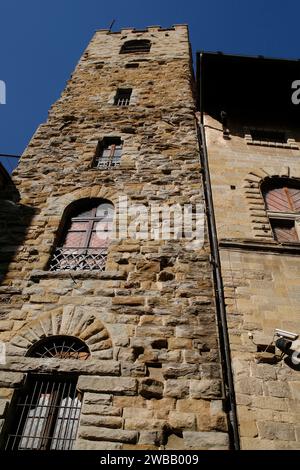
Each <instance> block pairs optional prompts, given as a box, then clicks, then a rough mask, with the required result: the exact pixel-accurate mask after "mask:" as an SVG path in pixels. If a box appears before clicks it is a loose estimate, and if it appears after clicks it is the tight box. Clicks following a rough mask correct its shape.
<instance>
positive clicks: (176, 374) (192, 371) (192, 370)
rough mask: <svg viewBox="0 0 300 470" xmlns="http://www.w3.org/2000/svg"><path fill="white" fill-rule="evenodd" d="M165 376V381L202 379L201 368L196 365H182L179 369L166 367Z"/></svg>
mask: <svg viewBox="0 0 300 470" xmlns="http://www.w3.org/2000/svg"><path fill="white" fill-rule="evenodd" d="M163 376H164V378H165V379H178V378H180V377H185V378H186V379H189V378H197V377H199V378H200V373H199V367H198V365H196V364H181V365H180V366H178V367H172V366H171V367H166V368H165V370H164V372H163Z"/></svg>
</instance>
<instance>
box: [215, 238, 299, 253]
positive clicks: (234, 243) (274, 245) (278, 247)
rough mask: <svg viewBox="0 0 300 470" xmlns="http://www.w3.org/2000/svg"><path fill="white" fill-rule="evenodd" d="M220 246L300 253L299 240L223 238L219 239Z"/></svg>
mask: <svg viewBox="0 0 300 470" xmlns="http://www.w3.org/2000/svg"><path fill="white" fill-rule="evenodd" d="M219 246H220V248H232V249H236V250H247V251H265V252H270V253H281V254H294V255H300V242H295V243H289V242H284V243H279V242H276V241H272V242H268V241H263V240H262V241H258V240H250V239H245V240H241V239H230V238H227V239H223V240H220V241H219Z"/></svg>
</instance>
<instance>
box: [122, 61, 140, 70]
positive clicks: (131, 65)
mask: <svg viewBox="0 0 300 470" xmlns="http://www.w3.org/2000/svg"><path fill="white" fill-rule="evenodd" d="M139 66H140V64H137V63H136V62H134V63H129V64H125V68H126V69H137V68H138V67H139Z"/></svg>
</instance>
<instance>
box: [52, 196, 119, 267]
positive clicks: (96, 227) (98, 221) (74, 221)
mask: <svg viewBox="0 0 300 470" xmlns="http://www.w3.org/2000/svg"><path fill="white" fill-rule="evenodd" d="M113 216H114V206H113V204H112V203H111V202H110V201H107V200H99V199H90V200H86V199H84V200H81V201H77V202H76V204H75V205H74V206H72V207H71V210H69V211H68V214H67V218H66V222H65V224H64V230H63V232H62V236H61V238H60V240H61V242H60V243H59V245H60V246H58V247H57V248H56V249H55V251H54V253H53V256H52V259H51V262H50V270H51V271H57V270H69V269H72V270H98V271H104V269H105V263H106V258H107V250H108V245H109V242H110V240H111V236H112V228H113Z"/></svg>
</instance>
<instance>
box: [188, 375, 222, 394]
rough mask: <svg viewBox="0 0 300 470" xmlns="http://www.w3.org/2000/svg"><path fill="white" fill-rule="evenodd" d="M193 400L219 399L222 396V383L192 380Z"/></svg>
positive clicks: (191, 391) (191, 392)
mask: <svg viewBox="0 0 300 470" xmlns="http://www.w3.org/2000/svg"><path fill="white" fill-rule="evenodd" d="M190 396H191V398H218V397H221V396H222V388H221V382H220V381H219V380H207V379H202V380H191V382H190Z"/></svg>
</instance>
